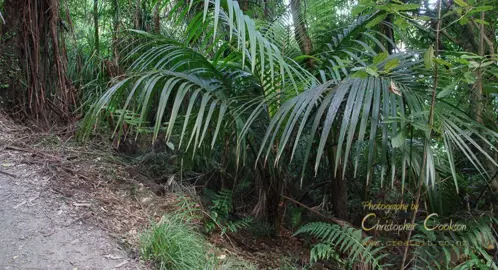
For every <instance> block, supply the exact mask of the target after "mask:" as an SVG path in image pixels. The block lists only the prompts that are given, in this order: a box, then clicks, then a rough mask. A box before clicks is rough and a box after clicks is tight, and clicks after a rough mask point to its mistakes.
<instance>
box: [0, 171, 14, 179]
mask: <svg viewBox="0 0 498 270" xmlns="http://www.w3.org/2000/svg"><path fill="white" fill-rule="evenodd" d="M0 174H3V175H7V176H10V177H12V178H17V175H14V174H11V173H8V172H3V171H0Z"/></svg>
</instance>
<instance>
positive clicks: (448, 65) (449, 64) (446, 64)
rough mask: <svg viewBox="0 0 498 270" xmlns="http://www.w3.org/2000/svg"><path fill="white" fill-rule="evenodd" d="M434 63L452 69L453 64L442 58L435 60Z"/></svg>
mask: <svg viewBox="0 0 498 270" xmlns="http://www.w3.org/2000/svg"><path fill="white" fill-rule="evenodd" d="M434 61H435V62H436V63H438V64H440V65H444V66H446V67H449V68H450V67H451V63H450V62H448V61H445V60H443V59H441V58H435V59H434Z"/></svg>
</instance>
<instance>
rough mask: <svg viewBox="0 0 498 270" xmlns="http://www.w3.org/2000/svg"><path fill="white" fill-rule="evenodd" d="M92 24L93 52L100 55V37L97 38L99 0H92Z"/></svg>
mask: <svg viewBox="0 0 498 270" xmlns="http://www.w3.org/2000/svg"><path fill="white" fill-rule="evenodd" d="M93 26H94V28H95V29H94V31H95V32H94V38H95V54H96V56H97V57H98V56H100V39H99V1H98V0H93Z"/></svg>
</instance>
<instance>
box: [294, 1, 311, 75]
mask: <svg viewBox="0 0 498 270" xmlns="http://www.w3.org/2000/svg"><path fill="white" fill-rule="evenodd" d="M290 6H291V13H292V20H293V22H294V36H295V38H296V40H297V43H298V45H299V49H301V53H302V54H304V55H311V53H312V52H313V43H312V42H311V38H310V36H309V35H308V30H307V29H306V24H305V20H304V16H305V14H303V13H301V1H300V0H291V1H290ZM306 65H307V66H308V68H309V69H312V68H313V67H314V66H315V65H314V61H313V60H312V59H308V60H307V61H306Z"/></svg>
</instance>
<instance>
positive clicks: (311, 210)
mask: <svg viewBox="0 0 498 270" xmlns="http://www.w3.org/2000/svg"><path fill="white" fill-rule="evenodd" d="M282 197H283V198H284V199H286V200H289V201H291V202H293V203H295V204H297V205H299V206H301V207H303V208H305V209H307V210H308V211H310V212H312V213H314V214H315V215H317V216H320V217H322V218H324V219H326V220H329V221H330V222H332V223H335V224H337V225H339V226H341V227H344V226H349V227H352V228H355V229H358V230H359V228H357V227H356V226H354V225H353V224H351V223H349V222H347V221H345V220H342V219H339V218H335V217H330V216H326V215H324V214H322V213H320V212H318V211H317V210H315V209H313V208H311V207H309V206H307V205H305V204H303V203H300V202H298V201H296V200H294V199H292V198H290V197H287V196H285V195H282ZM362 234H363V237H367V236H368V235H367V234H366V233H365V232H363V231H362Z"/></svg>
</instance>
